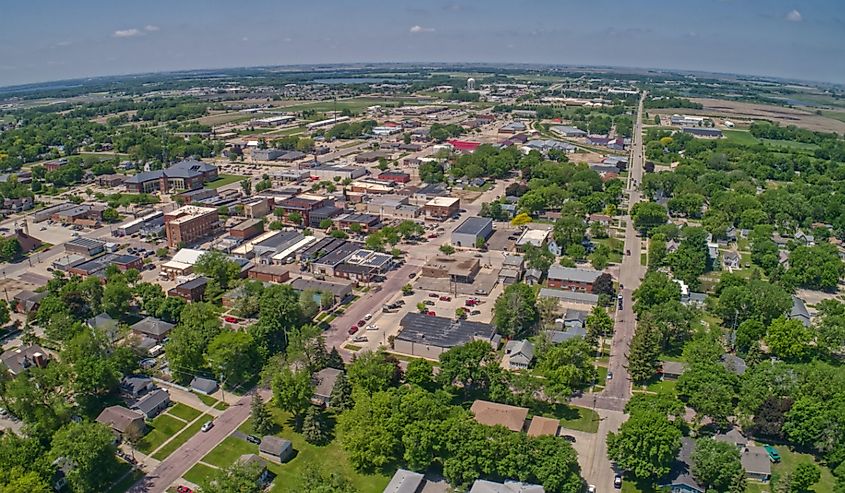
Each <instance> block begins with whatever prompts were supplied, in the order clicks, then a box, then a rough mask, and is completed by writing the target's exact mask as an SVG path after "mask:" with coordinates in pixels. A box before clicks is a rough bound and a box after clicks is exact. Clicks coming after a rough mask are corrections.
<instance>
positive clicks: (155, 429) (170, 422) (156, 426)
mask: <svg viewBox="0 0 845 493" xmlns="http://www.w3.org/2000/svg"><path fill="white" fill-rule="evenodd" d="M184 426H185V423H183V422H181V421H179V420H178V419H176V418H174V417H173V416H168V415H167V414H161V415H159V416H157V417H156V418H155V419H153V421H152V423H150V425H149V426H148V428H149V430H150V431H149V432H148V433H147V434H146V435H144V437H143V438H142V439H141V440H140V441H139V442H138V446H137V447H136V448H137V449H138V450H139V451H141V452H142V453H144V454H149V453H150V452H152V451H153V450H155V449H157V448H158V447H159V446H160V445H161V444H162V443H164V442H165V441H166V440H167V439H168V438H170V437H172V436H173V435H175V434H176V433H178V432H179V430H181V429H182V428H183V427H184Z"/></svg>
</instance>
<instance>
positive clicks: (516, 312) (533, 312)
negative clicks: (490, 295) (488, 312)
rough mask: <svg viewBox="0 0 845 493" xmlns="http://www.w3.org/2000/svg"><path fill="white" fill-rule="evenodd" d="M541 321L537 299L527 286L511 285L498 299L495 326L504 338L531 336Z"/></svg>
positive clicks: (494, 317)
mask: <svg viewBox="0 0 845 493" xmlns="http://www.w3.org/2000/svg"><path fill="white" fill-rule="evenodd" d="M539 319H540V315H539V313H538V311H537V297H536V295H535V294H534V290H533V289H531V286H529V285H527V284H524V283H521V282H518V283H515V284H511V285H509V286H508V287H506V288H505V290H504V291H503V292H502V294H500V295H499V297H498V298H496V304H495V305H494V307H493V324H494V325H495V326H496V330H497V331H498V332H499V333H500V334H502V335H504V336H509V337H515V338H518V337H522V336H525V335H527V334H530V333H531V332H532V330H533V329H534V328H535V327H536V325H537V322H538V321H539Z"/></svg>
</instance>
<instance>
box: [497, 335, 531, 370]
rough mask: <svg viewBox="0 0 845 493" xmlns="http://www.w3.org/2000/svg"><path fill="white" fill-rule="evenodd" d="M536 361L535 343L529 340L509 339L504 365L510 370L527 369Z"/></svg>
mask: <svg viewBox="0 0 845 493" xmlns="http://www.w3.org/2000/svg"><path fill="white" fill-rule="evenodd" d="M532 361H534V344H531V342H529V341H527V340H522V341H508V343H507V344H505V355H504V358H502V366H504V367H505V368H507V369H509V370H527V369H528V366H529V365H531V362H532Z"/></svg>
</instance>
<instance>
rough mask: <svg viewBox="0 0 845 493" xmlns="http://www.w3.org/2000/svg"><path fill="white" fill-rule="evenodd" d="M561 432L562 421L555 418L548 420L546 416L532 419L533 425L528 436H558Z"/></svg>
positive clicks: (530, 426)
mask: <svg viewBox="0 0 845 493" xmlns="http://www.w3.org/2000/svg"><path fill="white" fill-rule="evenodd" d="M559 430H560V420H558V419H555V418H546V417H545V416H534V417H533V418H531V423H530V424H529V425H528V436H530V437H539V436H546V435H548V436H553V437H554V436H557V434H558V431H559Z"/></svg>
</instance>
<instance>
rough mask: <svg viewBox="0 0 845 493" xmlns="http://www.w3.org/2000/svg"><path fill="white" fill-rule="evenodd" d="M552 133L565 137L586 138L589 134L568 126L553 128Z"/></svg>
mask: <svg viewBox="0 0 845 493" xmlns="http://www.w3.org/2000/svg"><path fill="white" fill-rule="evenodd" d="M551 130H552V132H555V133H556V134H559V135H561V136H563V137H586V136H587V132H585V131H583V130H581V129H580V128H577V127H568V126H566V125H557V126H554V127H552V128H551Z"/></svg>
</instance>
